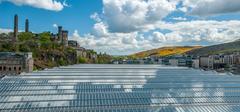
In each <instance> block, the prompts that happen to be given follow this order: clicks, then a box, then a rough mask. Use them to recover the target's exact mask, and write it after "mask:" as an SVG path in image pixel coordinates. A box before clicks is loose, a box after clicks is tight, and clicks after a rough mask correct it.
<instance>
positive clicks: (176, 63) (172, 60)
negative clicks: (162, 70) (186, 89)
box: [169, 59, 178, 66]
mask: <svg viewBox="0 0 240 112" xmlns="http://www.w3.org/2000/svg"><path fill="white" fill-rule="evenodd" d="M169 63H170V65H171V66H178V59H170V60H169Z"/></svg>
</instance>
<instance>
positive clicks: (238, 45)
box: [187, 40, 240, 56]
mask: <svg viewBox="0 0 240 112" xmlns="http://www.w3.org/2000/svg"><path fill="white" fill-rule="evenodd" d="M232 52H240V40H237V41H234V42H230V43H224V44H219V45H213V46H207V47H202V48H200V49H194V50H191V51H189V52H187V54H189V55H195V56H204V55H211V54H219V53H225V54H228V53H232Z"/></svg>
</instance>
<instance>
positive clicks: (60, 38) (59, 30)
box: [58, 26, 63, 43]
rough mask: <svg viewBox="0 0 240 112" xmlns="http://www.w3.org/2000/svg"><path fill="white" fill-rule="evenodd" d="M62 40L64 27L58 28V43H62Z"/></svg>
mask: <svg viewBox="0 0 240 112" xmlns="http://www.w3.org/2000/svg"><path fill="white" fill-rule="evenodd" d="M62 40H63V38H62V26H58V42H59V43H61V42H62Z"/></svg>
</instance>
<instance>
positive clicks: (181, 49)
mask: <svg viewBox="0 0 240 112" xmlns="http://www.w3.org/2000/svg"><path fill="white" fill-rule="evenodd" d="M199 48H201V46H173V47H162V48H158V49H152V50H148V51H143V52H139V53H136V54H133V55H130V57H131V58H144V57H147V56H170V55H176V54H184V53H186V52H189V51H191V50H194V49H199Z"/></svg>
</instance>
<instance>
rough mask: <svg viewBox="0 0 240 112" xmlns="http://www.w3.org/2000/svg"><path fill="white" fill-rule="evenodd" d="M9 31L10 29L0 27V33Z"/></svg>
mask: <svg viewBox="0 0 240 112" xmlns="http://www.w3.org/2000/svg"><path fill="white" fill-rule="evenodd" d="M9 32H12V29H3V28H0V33H9Z"/></svg>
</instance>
